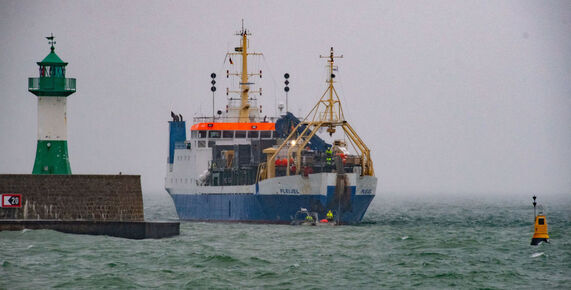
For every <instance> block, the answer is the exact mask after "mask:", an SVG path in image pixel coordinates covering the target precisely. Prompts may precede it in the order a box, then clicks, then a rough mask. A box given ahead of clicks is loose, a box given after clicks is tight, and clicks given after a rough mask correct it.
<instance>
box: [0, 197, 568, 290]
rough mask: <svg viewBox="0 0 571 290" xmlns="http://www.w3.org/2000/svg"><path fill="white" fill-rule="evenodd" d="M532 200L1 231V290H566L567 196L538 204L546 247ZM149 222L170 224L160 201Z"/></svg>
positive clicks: (412, 202) (169, 209) (415, 202)
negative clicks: (247, 220) (146, 227)
mask: <svg viewBox="0 0 571 290" xmlns="http://www.w3.org/2000/svg"><path fill="white" fill-rule="evenodd" d="M528 195H529V194H520V195H511V196H502V197H494V196H492V195H489V196H483V197H480V196H471V197H466V195H462V197H454V195H426V196H415V197H411V196H407V197H397V196H393V195H391V194H390V193H383V194H379V195H378V196H377V197H376V198H375V200H374V201H373V204H372V205H371V207H370V208H369V211H368V212H367V214H366V215H365V218H364V221H363V223H362V224H360V225H357V226H336V227H332V226H323V227H311V226H289V225H266V224H264V225H257V224H226V223H192V222H182V223H181V235H180V236H178V237H174V238H167V239H161V240H128V239H120V238H113V237H107V236H89V235H72V234H64V233H59V232H55V231H49V230H24V231H15V232H0V249H2V250H1V251H0V275H1V277H2V278H1V279H0V289H18V288H19V289H22V288H27V289H30V288H101V287H110V288H121V289H122V288H152V287H157V288H193V289H194V288H272V289H273V288H278V289H279V288H293V289H299V288H314V289H331V288H334V289H371V288H390V287H394V288H411V287H415V288H416V287H421V288H487V289H496V288H503V289H506V288H511V289H514V288H543V289H557V288H559V289H569V287H571V286H570V285H571V275H570V274H569V273H571V210H570V209H571V196H570V195H569V194H565V195H550V196H539V199H538V200H539V201H540V203H542V204H543V205H544V207H545V212H546V215H547V221H548V225H549V235H550V238H551V243H550V244H540V245H539V246H537V247H532V246H530V245H529V243H530V240H531V236H532V234H533V228H532V222H533V207H532V206H531V198H530V196H528ZM145 211H146V218H147V219H148V220H171V219H176V213H175V211H174V206H173V204H172V201H171V200H170V198H169V197H168V195H167V194H166V193H165V194H162V193H161V194H154V195H148V194H147V195H145Z"/></svg>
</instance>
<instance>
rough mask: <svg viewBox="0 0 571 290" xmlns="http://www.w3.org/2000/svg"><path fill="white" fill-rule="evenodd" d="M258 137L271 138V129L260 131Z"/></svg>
mask: <svg viewBox="0 0 571 290" xmlns="http://www.w3.org/2000/svg"><path fill="white" fill-rule="evenodd" d="M260 138H262V139H265V138H272V131H262V132H260Z"/></svg>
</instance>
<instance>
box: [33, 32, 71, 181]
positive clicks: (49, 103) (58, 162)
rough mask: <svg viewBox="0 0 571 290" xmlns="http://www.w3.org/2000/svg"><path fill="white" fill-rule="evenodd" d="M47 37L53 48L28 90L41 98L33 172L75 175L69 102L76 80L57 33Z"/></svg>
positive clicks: (39, 64) (40, 63)
mask: <svg viewBox="0 0 571 290" xmlns="http://www.w3.org/2000/svg"><path fill="white" fill-rule="evenodd" d="M46 38H47V39H48V40H49V44H50V45H51V47H50V49H51V51H50V53H49V54H48V56H46V57H45V58H44V60H42V61H41V62H38V66H39V77H37V78H29V79H28V91H30V92H31V93H32V94H34V95H36V96H37V97H38V147H37V149H36V161H35V162H34V170H33V171H32V174H71V167H70V166H69V154H68V151H67V109H66V103H67V97H68V96H69V95H71V94H73V93H75V79H73V78H66V77H65V67H66V66H67V62H64V61H62V60H61V58H59V56H58V55H57V54H56V53H55V48H54V44H55V43H56V42H55V41H54V36H53V34H52V35H51V36H48V37H46Z"/></svg>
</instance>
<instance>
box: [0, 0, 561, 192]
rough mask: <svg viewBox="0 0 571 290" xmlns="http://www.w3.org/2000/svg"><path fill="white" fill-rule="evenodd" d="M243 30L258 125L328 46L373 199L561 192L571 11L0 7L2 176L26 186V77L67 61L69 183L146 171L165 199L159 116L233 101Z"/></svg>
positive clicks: (305, 105)
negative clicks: (366, 159)
mask: <svg viewBox="0 0 571 290" xmlns="http://www.w3.org/2000/svg"><path fill="white" fill-rule="evenodd" d="M242 18H244V19H245V23H246V27H247V28H248V29H250V30H251V32H252V33H253V36H252V38H251V42H250V44H251V48H252V49H253V50H256V51H260V52H263V53H264V54H265V61H263V62H261V66H262V69H263V70H264V78H263V79H262V81H261V82H260V83H261V85H262V87H263V89H264V92H265V95H264V96H263V97H262V99H261V100H260V103H261V104H262V105H263V106H264V110H265V112H264V114H270V115H271V114H273V112H274V109H273V108H274V107H275V102H276V98H279V99H282V98H283V90H282V87H283V85H282V84H283V77H282V76H283V73H284V72H289V73H290V74H291V75H292V77H291V79H290V81H291V84H290V87H291V92H290V108H291V111H293V112H294V113H295V114H299V113H300V112H302V113H303V114H305V113H306V112H307V111H308V110H309V109H310V108H311V106H312V105H313V104H314V103H315V102H316V101H317V99H318V98H319V97H320V96H321V94H322V93H323V90H324V89H325V83H324V80H325V74H324V65H325V63H324V62H323V60H320V59H319V58H318V56H319V55H320V54H327V53H328V51H329V47H331V46H334V47H335V50H336V52H337V53H339V54H343V55H344V58H343V59H341V60H339V62H338V64H339V66H340V71H339V73H338V78H337V79H338V80H339V81H340V83H339V84H338V86H337V89H338V91H339V93H340V94H341V97H342V98H343V101H344V105H345V106H344V109H345V112H346V117H347V118H348V120H349V121H350V122H351V123H352V124H353V127H354V128H356V129H357V130H358V133H359V134H360V135H361V137H362V138H363V139H364V140H365V142H366V143H367V144H368V145H369V147H370V148H371V149H372V157H373V161H374V165H375V172H376V175H377V176H378V177H379V192H380V194H383V193H387V194H388V193H391V194H393V193H403V194H404V193H458V194H470V193H489V194H495V193H498V194H502V193H525V194H528V193H532V192H535V193H552V194H555V193H558V194H561V193H565V194H571V2H569V1H548V2H542V1H244V2H241V1H233V2H230V1H61V2H60V1H5V0H0V51H1V52H2V53H1V54H0V87H2V92H1V93H0V101H1V105H0V148H2V149H1V150H0V173H31V171H32V167H33V163H34V157H35V148H36V132H37V117H36V113H37V100H36V97H35V96H34V95H32V94H31V93H29V92H27V78H28V77H37V65H36V62H37V61H40V60H42V59H43V58H44V57H45V56H46V55H47V54H48V53H49V45H48V43H47V40H46V39H45V38H44V37H45V36H48V35H49V34H50V33H52V32H53V33H54V35H55V36H56V41H57V44H56V52H57V53H58V55H59V56H60V57H61V58H62V59H63V60H64V61H66V62H69V65H68V70H67V75H68V77H73V78H77V87H78V91H77V93H75V94H74V95H72V96H70V98H69V100H68V146H69V151H70V161H71V167H72V171H73V173H75V174H88V173H102V174H115V173H118V172H119V171H122V172H123V173H129V174H140V175H142V183H143V191H144V192H145V193H156V194H158V193H163V192H164V189H163V180H164V175H165V171H166V166H165V162H166V157H167V144H168V124H167V121H168V120H169V119H170V117H169V112H170V110H171V109H173V110H174V111H176V112H179V113H182V114H183V115H184V116H185V118H186V119H190V118H191V117H192V116H193V115H194V114H195V113H200V112H202V113H203V114H208V112H210V110H211V94H210V83H209V82H210V73H211V72H217V73H218V74H219V77H218V79H217V80H218V82H219V83H218V84H217V85H218V90H219V92H220V93H217V97H216V102H217V107H219V108H222V107H223V106H224V105H225V104H226V101H225V94H223V93H222V91H223V90H224V88H225V82H224V81H225V78H224V77H223V76H222V72H223V71H224V70H225V69H226V68H225V67H224V66H223V60H224V54H225V53H226V51H227V50H228V49H231V48H233V47H234V46H236V44H237V41H238V38H237V37H235V36H234V33H235V32H236V31H237V30H239V28H240V20H241V19H242Z"/></svg>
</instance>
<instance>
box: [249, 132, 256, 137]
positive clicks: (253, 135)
mask: <svg viewBox="0 0 571 290" xmlns="http://www.w3.org/2000/svg"><path fill="white" fill-rule="evenodd" d="M248 138H258V131H248Z"/></svg>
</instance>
